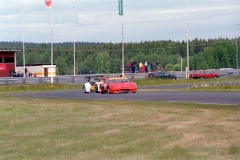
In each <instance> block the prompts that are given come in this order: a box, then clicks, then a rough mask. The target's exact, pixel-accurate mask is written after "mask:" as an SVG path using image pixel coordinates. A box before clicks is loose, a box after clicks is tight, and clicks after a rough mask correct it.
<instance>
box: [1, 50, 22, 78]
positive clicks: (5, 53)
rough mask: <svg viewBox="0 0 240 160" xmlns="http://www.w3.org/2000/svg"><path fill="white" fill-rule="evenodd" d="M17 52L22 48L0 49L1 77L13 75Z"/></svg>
mask: <svg viewBox="0 0 240 160" xmlns="http://www.w3.org/2000/svg"><path fill="white" fill-rule="evenodd" d="M16 52H20V50H0V77H11V76H12V75H13V74H14V72H15V68H16Z"/></svg>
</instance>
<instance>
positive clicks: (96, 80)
mask: <svg viewBox="0 0 240 160" xmlns="http://www.w3.org/2000/svg"><path fill="white" fill-rule="evenodd" d="M86 78H87V79H88V80H87V82H86V83H84V84H83V87H82V88H83V90H84V93H89V92H96V93H99V92H100V84H102V83H103V81H104V80H105V79H106V78H105V75H94V76H86Z"/></svg>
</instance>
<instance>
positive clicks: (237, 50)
mask: <svg viewBox="0 0 240 160" xmlns="http://www.w3.org/2000/svg"><path fill="white" fill-rule="evenodd" d="M235 43H236V66H237V67H236V69H238V40H236V41H235Z"/></svg>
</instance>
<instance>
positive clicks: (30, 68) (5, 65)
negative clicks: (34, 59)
mask: <svg viewBox="0 0 240 160" xmlns="http://www.w3.org/2000/svg"><path fill="white" fill-rule="evenodd" d="M17 52H20V50H0V77H13V76H14V74H15V72H16V73H18V72H20V73H23V74H26V73H28V72H31V73H32V74H34V73H36V74H37V76H38V77H51V76H53V77H55V76H56V65H48V64H31V65H29V64H26V65H25V66H23V65H16V53H17ZM24 68H25V69H24Z"/></svg>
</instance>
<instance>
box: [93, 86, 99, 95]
mask: <svg viewBox="0 0 240 160" xmlns="http://www.w3.org/2000/svg"><path fill="white" fill-rule="evenodd" d="M94 88H95V92H96V93H99V91H98V85H97V84H95V87H94Z"/></svg>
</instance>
